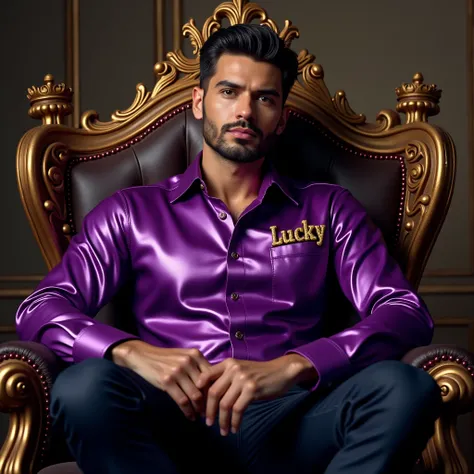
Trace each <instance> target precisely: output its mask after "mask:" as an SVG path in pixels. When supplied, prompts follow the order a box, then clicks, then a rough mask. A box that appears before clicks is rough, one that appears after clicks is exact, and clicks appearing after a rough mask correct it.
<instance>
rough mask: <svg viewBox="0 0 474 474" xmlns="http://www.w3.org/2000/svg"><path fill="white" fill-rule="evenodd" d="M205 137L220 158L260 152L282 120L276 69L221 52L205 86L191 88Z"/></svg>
mask: <svg viewBox="0 0 474 474" xmlns="http://www.w3.org/2000/svg"><path fill="white" fill-rule="evenodd" d="M193 111H194V115H195V117H196V118H197V119H201V118H202V119H203V120H204V124H203V133H204V141H205V143H206V144H207V145H208V146H209V147H210V148H212V149H213V150H214V151H216V152H217V153H218V154H219V155H221V156H222V157H223V158H226V159H228V160H230V161H234V162H238V163H251V162H253V161H256V160H258V159H260V158H263V157H264V156H265V154H266V153H267V151H268V150H269V149H270V148H271V146H272V145H273V144H274V142H275V141H276V138H277V135H279V134H280V133H281V132H282V131H283V129H284V126H285V122H286V117H287V113H286V110H283V109H282V78H281V71H280V70H279V69H278V68H277V67H276V66H273V65H272V64H268V63H265V62H258V61H255V60H254V59H252V58H250V57H248V56H244V55H231V54H223V55H222V56H221V57H220V58H219V60H218V62H217V65H216V73H215V74H214V76H212V77H211V78H210V80H209V83H208V85H207V90H206V92H205V93H204V90H203V89H199V88H196V89H195V90H194V92H193Z"/></svg>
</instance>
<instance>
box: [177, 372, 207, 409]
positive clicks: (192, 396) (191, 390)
mask: <svg viewBox="0 0 474 474" xmlns="http://www.w3.org/2000/svg"><path fill="white" fill-rule="evenodd" d="M177 383H178V385H179V386H180V388H181V390H182V391H183V392H184V394H185V395H186V396H187V397H188V399H189V401H190V402H191V405H192V407H193V410H194V412H195V414H196V413H200V414H203V413H204V396H203V394H202V392H201V391H200V390H199V389H198V388H197V387H196V385H195V384H194V382H193V381H192V380H191V378H190V377H189V376H188V375H187V374H183V375H181V376H180V377H179V379H178V380H177Z"/></svg>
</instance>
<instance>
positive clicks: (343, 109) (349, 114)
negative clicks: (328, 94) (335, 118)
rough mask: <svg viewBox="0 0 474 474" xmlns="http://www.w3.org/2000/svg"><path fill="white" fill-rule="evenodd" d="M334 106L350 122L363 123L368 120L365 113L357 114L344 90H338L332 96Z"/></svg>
mask: <svg viewBox="0 0 474 474" xmlns="http://www.w3.org/2000/svg"><path fill="white" fill-rule="evenodd" d="M332 101H333V103H334V108H335V109H336V110H337V112H338V113H339V114H340V115H341V116H342V117H344V119H346V120H347V121H348V122H349V123H353V124H359V125H360V124H363V123H365V121H366V118H365V115H364V114H356V113H355V112H354V111H353V110H352V108H351V106H350V105H349V101H348V100H347V97H346V93H345V92H344V91H338V92H336V95H335V96H334V97H333V98H332Z"/></svg>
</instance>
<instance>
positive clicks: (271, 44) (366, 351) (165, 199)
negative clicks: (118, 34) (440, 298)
mask: <svg viewBox="0 0 474 474" xmlns="http://www.w3.org/2000/svg"><path fill="white" fill-rule="evenodd" d="M200 64H201V83H200V87H196V88H195V89H194V90H193V113H194V115H195V117H196V118H197V119H202V120H203V135H204V140H203V151H202V153H201V154H199V156H198V157H197V158H196V160H195V161H194V162H193V163H192V164H191V165H190V166H189V168H188V169H187V170H186V171H185V173H183V174H181V175H178V176H174V177H172V178H170V179H167V180H165V181H163V182H160V183H157V184H156V185H153V186H143V187H134V188H128V189H125V190H122V191H119V192H117V193H115V194H113V195H112V196H110V197H109V198H107V199H105V200H104V201H103V202H102V203H100V204H99V205H98V206H97V207H96V208H95V209H93V210H92V211H91V212H90V213H89V215H88V216H86V218H85V220H84V223H83V228H82V230H81V232H79V233H78V234H77V235H76V236H75V237H74V238H73V239H72V241H71V243H70V246H69V248H68V250H67V252H66V253H65V255H64V257H63V259H62V261H61V263H60V264H59V265H58V266H57V267H56V268H54V269H53V270H52V271H51V272H50V273H49V274H48V275H47V276H46V278H45V279H44V280H43V281H42V282H41V284H40V285H39V287H38V288H37V289H36V291H35V292H34V293H33V294H32V295H31V296H29V297H28V298H27V299H26V300H25V301H24V302H23V303H22V304H21V306H20V308H19V310H18V315H17V325H18V332H19V334H20V337H21V338H23V339H26V340H36V341H40V342H42V343H43V344H46V345H47V346H49V347H50V348H51V349H52V350H53V351H55V352H56V353H57V354H58V355H59V356H60V357H62V358H63V359H64V360H65V361H67V362H70V363H72V364H71V365H70V366H69V367H68V368H67V369H66V370H65V371H63V372H62V373H61V374H60V375H59V377H58V379H57V380H56V382H55V385H54V387H53V392H52V403H51V415H52V417H53V420H54V423H55V427H56V429H60V430H61V431H63V432H64V435H65V438H66V441H67V444H68V446H69V449H70V450H71V452H72V454H73V455H74V457H75V459H76V460H77V463H78V465H79V466H80V467H81V469H82V470H83V471H84V473H86V474H90V473H101V474H105V473H114V474H118V473H123V474H125V473H135V472H137V473H140V474H146V473H152V472H153V473H155V472H156V473H176V472H191V471H193V472H194V471H199V470H201V468H202V469H203V470H205V472H222V471H227V472H241V473H242V472H252V473H266V472H269V473H270V472H272V473H276V472H282V473H283V472H285V473H287V474H288V473H296V472H298V473H299V472H302V473H303V472H308V473H309V472H311V473H315V472H327V473H330V474H335V473H340V474H342V473H346V474H348V473H360V472H365V473H370V474H374V473H392V472H393V473H394V472H408V471H409V470H410V468H411V467H412V466H413V464H414V462H415V461H416V458H417V456H419V455H420V453H421V451H422V449H423V448H424V446H425V444H426V442H427V440H428V439H429V437H430V436H431V435H432V433H433V426H434V421H435V419H436V418H437V417H438V415H439V410H440V406H441V397H440V392H439V389H438V387H437V385H436V383H435V382H434V381H433V379H432V378H431V377H430V376H429V375H428V374H426V373H425V372H423V371H421V370H419V369H417V368H414V367H412V366H409V365H406V364H403V363H402V362H400V361H399V360H397V359H400V357H402V356H403V354H404V353H406V352H407V351H408V350H410V349H411V348H413V347H416V346H419V345H426V344H429V343H430V341H431V337H432V332H433V323H432V320H431V318H430V316H429V314H428V311H427V309H426V307H425V306H424V304H423V303H422V301H421V300H420V298H419V297H418V296H417V295H416V294H415V292H414V291H413V289H411V288H410V285H409V284H408V282H407V281H406V280H405V278H404V277H403V275H402V272H401V270H400V268H399V267H398V266H397V264H396V263H395V262H394V260H393V259H392V258H391V257H390V256H389V254H388V252H387V249H386V247H385V245H384V243H383V239H382V236H381V233H380V232H379V230H378V229H376V228H375V226H374V225H373V224H372V223H371V222H370V220H369V219H368V217H367V215H366V213H365V211H364V209H363V208H362V206H361V205H360V204H359V203H358V202H357V201H356V200H355V199H354V198H353V197H352V196H351V195H350V193H349V192H348V191H347V190H345V189H343V188H341V187H339V186H335V185H329V184H322V183H311V182H308V183H303V184H301V183H296V182H292V181H290V180H288V179H284V178H283V177H282V176H279V175H278V173H277V172H276V171H275V170H274V169H273V167H272V164H271V163H270V162H269V161H268V160H266V158H265V156H266V154H267V152H268V151H269V150H270V148H271V147H272V146H273V145H274V143H275V142H276V139H277V137H278V135H280V134H281V133H282V131H283V130H284V127H285V123H286V120H287V117H288V112H287V110H286V109H285V108H284V104H285V100H286V98H287V96H288V93H289V91H290V89H291V87H292V85H293V83H294V80H295V78H296V75H297V60H296V56H295V54H294V53H293V52H292V51H291V50H289V49H287V48H285V47H284V44H283V42H282V41H281V40H280V39H279V38H278V36H277V35H276V34H274V33H273V32H272V31H271V30H270V29H269V28H267V27H265V26H257V25H237V26H233V27H229V28H227V29H221V30H219V31H218V32H216V33H215V34H213V35H212V36H211V37H210V38H209V40H208V41H207V42H206V44H205V45H204V46H203V48H202V50H201V55H200ZM288 159H291V157H288ZM329 268H333V269H334V270H335V272H336V274H337V276H338V278H339V281H340V284H341V288H342V290H343V291H344V293H345V295H346V296H347V298H348V299H349V301H350V302H351V303H352V304H353V306H354V307H355V308H356V309H357V311H358V313H359V315H360V317H361V321H360V322H359V323H357V324H356V325H355V326H353V327H352V328H349V329H347V330H344V331H342V332H340V333H337V334H335V335H333V336H331V337H329V338H325V337H321V329H320V328H321V323H322V317H321V315H322V313H323V311H324V306H325V293H326V287H325V281H326V274H327V271H328V269H329ZM130 278H132V279H133V281H134V297H133V311H134V314H135V318H136V322H137V326H138V335H132V334H128V333H124V332H122V331H121V330H119V329H116V328H112V327H109V326H107V325H105V324H102V323H99V322H97V321H95V320H94V319H93V318H94V315H95V314H96V313H97V311H98V310H99V309H100V308H101V307H102V306H103V305H104V304H106V303H107V302H108V301H109V300H110V298H111V297H112V296H113V294H114V293H115V292H116V291H118V290H119V288H120V287H121V286H122V285H123V284H124V282H125V281H126V280H129V279H130Z"/></svg>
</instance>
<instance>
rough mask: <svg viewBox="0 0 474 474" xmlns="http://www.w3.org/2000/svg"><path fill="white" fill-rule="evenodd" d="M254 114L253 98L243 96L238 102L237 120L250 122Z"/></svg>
mask: <svg viewBox="0 0 474 474" xmlns="http://www.w3.org/2000/svg"><path fill="white" fill-rule="evenodd" d="M253 113H254V112H253V104H252V98H251V97H250V96H249V95H247V94H241V95H240V97H239V100H238V101H237V109H236V115H237V118H238V119H245V120H249V119H251V118H252V117H253Z"/></svg>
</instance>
